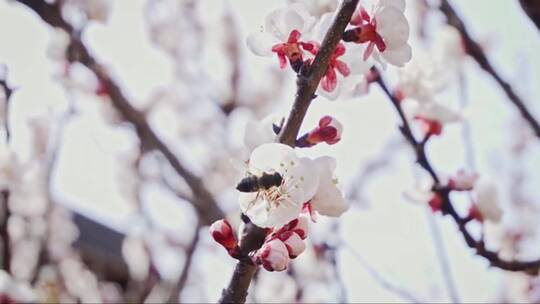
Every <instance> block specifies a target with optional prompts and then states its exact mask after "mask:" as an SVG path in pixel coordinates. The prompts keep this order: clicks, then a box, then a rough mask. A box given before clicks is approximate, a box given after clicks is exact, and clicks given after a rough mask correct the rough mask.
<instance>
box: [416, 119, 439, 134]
mask: <svg viewBox="0 0 540 304" xmlns="http://www.w3.org/2000/svg"><path fill="white" fill-rule="evenodd" d="M415 119H417V120H419V121H421V122H422V123H423V125H424V132H425V133H426V134H428V135H441V133H442V128H443V126H442V124H441V123H440V122H439V121H436V120H432V119H428V118H424V117H421V116H416V117H415Z"/></svg>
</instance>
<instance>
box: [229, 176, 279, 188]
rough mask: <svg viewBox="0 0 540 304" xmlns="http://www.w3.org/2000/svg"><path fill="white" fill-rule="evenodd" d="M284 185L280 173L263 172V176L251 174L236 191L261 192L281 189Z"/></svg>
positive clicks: (241, 182)
mask: <svg viewBox="0 0 540 304" xmlns="http://www.w3.org/2000/svg"><path fill="white" fill-rule="evenodd" d="M282 183H283V177H282V176H281V174H279V173H278V172H274V173H266V172H263V173H262V175H261V176H257V175H254V174H251V173H249V175H248V176H246V177H244V178H243V179H242V180H241V181H240V182H239V183H238V185H236V189H237V190H238V191H240V192H259V191H262V190H268V189H270V188H272V187H279V186H281V184H282Z"/></svg>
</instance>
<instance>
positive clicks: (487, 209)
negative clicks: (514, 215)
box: [405, 170, 503, 223]
mask: <svg viewBox="0 0 540 304" xmlns="http://www.w3.org/2000/svg"><path fill="white" fill-rule="evenodd" d="M428 188H429V189H428ZM432 188H433V187H432V186H430V185H427V184H426V185H425V186H418V189H417V190H415V191H408V192H407V193H405V195H406V197H407V198H409V199H410V200H412V201H415V202H419V203H427V205H428V206H429V207H430V208H431V210H432V211H433V212H441V211H443V210H444V208H445V206H444V204H445V201H444V200H445V198H444V195H443V192H451V191H456V192H468V193H470V195H469V197H470V206H469V210H468V214H467V217H466V218H467V219H468V220H476V221H478V222H481V223H482V222H484V221H490V222H493V223H498V222H500V221H501V219H502V216H503V211H502V209H501V207H500V204H499V198H498V194H497V188H496V186H495V185H494V183H493V182H491V181H489V180H488V179H486V178H480V176H479V175H478V173H476V172H470V171H465V170H459V171H458V172H457V173H456V174H454V175H452V176H450V177H449V178H447V181H446V183H445V186H444V187H442V188H441V189H432Z"/></svg>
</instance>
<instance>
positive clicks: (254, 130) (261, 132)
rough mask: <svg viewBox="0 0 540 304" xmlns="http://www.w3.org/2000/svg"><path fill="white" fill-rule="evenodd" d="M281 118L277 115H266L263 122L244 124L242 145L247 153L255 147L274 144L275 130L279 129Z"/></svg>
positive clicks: (252, 121)
mask: <svg viewBox="0 0 540 304" xmlns="http://www.w3.org/2000/svg"><path fill="white" fill-rule="evenodd" d="M282 119H283V118H282V117H280V116H279V115H272V114H271V115H268V116H266V117H265V118H264V119H263V120H251V121H248V122H247V124H246V129H245V132H244V144H245V146H246V148H248V150H249V151H253V149H255V148H256V147H258V146H260V145H262V144H266V143H271V142H275V140H276V131H277V130H276V128H280V125H281V121H280V120H282Z"/></svg>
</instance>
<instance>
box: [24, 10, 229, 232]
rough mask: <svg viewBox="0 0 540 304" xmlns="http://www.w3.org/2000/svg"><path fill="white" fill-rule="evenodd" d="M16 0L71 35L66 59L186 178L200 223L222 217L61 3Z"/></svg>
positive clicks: (208, 195) (212, 199) (201, 186)
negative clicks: (83, 70) (91, 76)
mask: <svg viewBox="0 0 540 304" xmlns="http://www.w3.org/2000/svg"><path fill="white" fill-rule="evenodd" d="M17 1H19V2H20V3H23V4H25V5H26V6H28V7H29V8H30V9H32V10H33V11H35V12H36V13H37V14H38V15H39V16H40V17H41V19H43V21H45V22H46V23H48V24H49V25H51V26H53V27H57V28H61V29H63V30H64V31H66V32H67V33H68V34H69V35H70V36H71V39H72V41H71V45H70V46H69V48H68V59H69V60H70V61H77V62H80V63H82V64H83V65H85V66H86V67H87V68H88V69H90V70H91V71H92V72H94V74H95V75H96V76H97V78H98V79H99V81H100V82H101V83H102V84H103V85H104V86H105V88H106V89H107V93H108V94H109V97H110V99H111V102H112V104H113V106H114V107H115V108H116V110H117V111H118V112H119V113H120V114H121V115H122V118H123V119H124V120H125V121H127V122H129V123H131V124H132V125H133V126H134V127H135V130H136V132H137V134H138V136H139V138H140V140H141V143H142V144H143V145H144V146H145V147H146V148H147V149H149V150H150V149H156V150H158V151H160V152H161V153H162V154H163V155H164V156H165V158H166V159H167V161H168V162H169V164H170V165H171V166H172V167H173V169H174V170H175V171H176V173H177V174H178V175H180V176H181V177H182V178H183V179H184V180H185V181H186V183H187V184H188V186H189V187H190V189H191V191H192V192H193V197H194V198H195V199H194V201H193V202H192V203H193V206H194V207H195V209H196V211H197V213H198V214H199V216H200V217H201V220H202V222H203V223H204V224H211V223H212V222H214V221H216V220H218V219H220V218H223V217H224V214H223V212H222V211H221V209H220V208H219V206H218V204H217V202H216V201H215V200H214V198H213V196H212V194H211V193H210V192H209V191H208V190H207V189H206V187H205V186H204V184H203V182H202V180H201V179H200V178H199V177H198V176H196V175H195V174H193V173H192V172H191V171H189V170H188V169H187V168H186V167H184V165H183V164H182V163H181V162H180V160H179V159H178V157H177V156H176V155H175V154H174V152H172V151H171V150H170V148H169V147H168V146H167V145H166V144H165V143H164V142H163V141H162V140H161V139H160V138H159V137H158V136H157V134H156V133H155V132H154V131H153V130H152V128H151V127H150V125H149V124H148V122H147V120H146V117H145V115H144V113H143V112H142V111H140V110H138V109H136V108H135V107H133V106H132V105H131V103H130V102H129V101H128V99H127V97H126V96H125V95H124V94H123V92H122V90H121V89H120V87H119V86H118V85H117V84H116V82H115V81H114V80H113V79H112V78H111V77H110V76H109V74H108V73H107V71H106V69H105V67H104V66H102V65H101V64H99V63H98V62H97V61H96V60H95V58H94V57H93V56H92V55H91V54H90V52H89V51H88V49H87V48H86V46H85V45H84V44H83V43H82V41H80V39H79V38H78V35H77V33H75V31H74V29H73V27H72V26H71V25H70V24H69V23H67V22H66V21H65V20H64V19H63V17H62V14H61V11H60V9H61V7H60V5H59V4H58V3H59V2H55V3H53V4H49V3H47V2H45V1H43V0H40V1H37V0H17Z"/></svg>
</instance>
